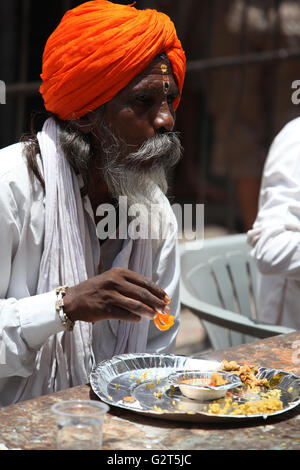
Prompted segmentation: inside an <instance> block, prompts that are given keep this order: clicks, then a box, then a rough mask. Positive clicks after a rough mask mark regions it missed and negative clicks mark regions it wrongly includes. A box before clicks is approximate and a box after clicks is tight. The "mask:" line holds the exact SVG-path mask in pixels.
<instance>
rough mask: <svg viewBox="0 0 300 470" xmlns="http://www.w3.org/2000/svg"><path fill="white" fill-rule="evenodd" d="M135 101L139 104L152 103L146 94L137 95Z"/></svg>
mask: <svg viewBox="0 0 300 470" xmlns="http://www.w3.org/2000/svg"><path fill="white" fill-rule="evenodd" d="M135 101H137V102H138V103H150V101H151V97H150V96H149V95H144V94H141V95H136V97H135Z"/></svg>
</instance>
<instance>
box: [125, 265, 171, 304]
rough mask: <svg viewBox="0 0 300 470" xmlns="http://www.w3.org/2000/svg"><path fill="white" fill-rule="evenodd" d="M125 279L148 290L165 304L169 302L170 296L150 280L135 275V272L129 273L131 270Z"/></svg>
mask: <svg viewBox="0 0 300 470" xmlns="http://www.w3.org/2000/svg"><path fill="white" fill-rule="evenodd" d="M124 278H125V279H126V280H127V281H128V282H130V283H132V284H135V285H138V286H140V287H143V288H144V289H147V290H148V291H150V292H151V293H152V294H153V295H155V296H156V297H158V298H159V299H162V300H163V301H164V303H165V304H167V303H168V302H169V296H168V294H167V293H166V292H165V291H164V290H163V289H162V288H161V287H159V286H158V285H157V284H155V282H153V281H151V280H150V279H147V278H146V277H144V276H142V275H140V274H138V273H135V272H134V271H129V270H128V271H127V272H126V273H125V275H124Z"/></svg>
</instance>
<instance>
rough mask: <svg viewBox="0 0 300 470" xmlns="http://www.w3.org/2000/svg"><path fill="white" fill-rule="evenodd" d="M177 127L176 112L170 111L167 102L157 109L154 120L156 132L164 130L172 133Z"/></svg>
mask: <svg viewBox="0 0 300 470" xmlns="http://www.w3.org/2000/svg"><path fill="white" fill-rule="evenodd" d="M174 125H175V112H174V111H173V110H172V109H170V106H169V104H168V103H167V102H164V103H162V104H161V106H160V107H159V109H157V111H156V113H155V116H154V119H153V127H154V129H155V131H156V132H158V131H160V130H161V129H164V130H165V131H168V132H169V131H172V130H173V128H174Z"/></svg>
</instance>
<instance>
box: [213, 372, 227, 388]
mask: <svg viewBox="0 0 300 470" xmlns="http://www.w3.org/2000/svg"><path fill="white" fill-rule="evenodd" d="M226 383H227V380H224V379H223V377H222V375H221V374H218V372H213V373H212V374H211V378H210V385H211V386H212V387H217V386H218V385H224V384H226Z"/></svg>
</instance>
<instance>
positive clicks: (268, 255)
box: [248, 118, 300, 330]
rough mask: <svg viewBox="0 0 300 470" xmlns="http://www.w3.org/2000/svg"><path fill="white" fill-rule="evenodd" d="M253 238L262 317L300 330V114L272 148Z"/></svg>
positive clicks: (252, 231) (266, 166) (266, 164)
mask: <svg viewBox="0 0 300 470" xmlns="http://www.w3.org/2000/svg"><path fill="white" fill-rule="evenodd" d="M248 241H249V244H250V245H251V246H252V247H253V250H252V255H253V257H254V259H255V260H256V263H257V267H258V270H259V279H258V302H259V305H258V308H259V312H260V318H261V319H262V320H263V321H265V322H268V323H272V324H278V325H284V326H287V327H290V328H295V329H298V330H299V329H300V118H297V119H295V120H293V121H291V122H290V123H288V124H287V125H286V126H285V127H284V128H283V129H282V131H281V132H280V133H279V134H278V135H277V137H276V138H275V140H274V142H273V144H272V146H271V148H270V152H269V155H268V157H267V160H266V163H265V168H264V172H263V178H262V185H261V192H260V201H259V211H258V215H257V218H256V221H255V223H254V225H253V229H252V230H250V231H249V232H248Z"/></svg>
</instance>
